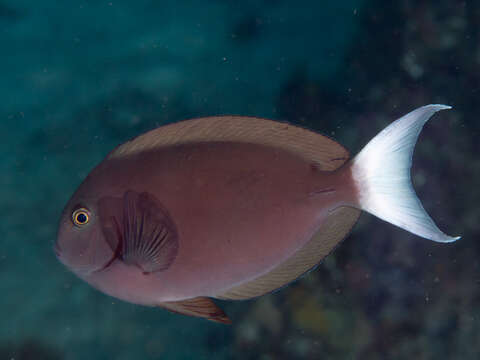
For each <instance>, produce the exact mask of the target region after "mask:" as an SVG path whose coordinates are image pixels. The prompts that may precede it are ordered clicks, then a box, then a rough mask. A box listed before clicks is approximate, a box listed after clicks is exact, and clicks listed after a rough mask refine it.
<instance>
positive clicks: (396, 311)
mask: <svg viewBox="0 0 480 360" xmlns="http://www.w3.org/2000/svg"><path fill="white" fill-rule="evenodd" d="M479 23H480V6H479V5H477V3H476V2H474V1H471V2H468V1H467V2H460V3H458V4H457V3H453V2H447V1H425V2H421V3H419V2H416V1H413V0H405V1H402V2H398V3H397V2H395V3H393V2H392V4H388V2H383V1H374V0H370V1H367V0H363V1H362V0H348V1H336V2H320V1H313V0H312V1H298V2H291V1H286V0H262V1H250V0H246V1H242V2H237V1H229V0H225V1H222V0H204V1H200V0H191V1H178V0H177V1H171V0H166V1H151V0H148V1H147V0H137V1H134V2H132V1H126V0H112V1H108V0H105V1H101V0H96V1H62V2H60V1H53V0H44V1H32V0H15V1H13V0H0V46H1V48H0V49H1V55H0V99H1V101H0V133H1V134H2V135H1V136H2V137H1V141H0V154H2V161H0V214H1V221H0V232H1V234H2V236H1V238H0V239H1V240H0V319H1V320H0V359H2V360H3V359H16V360H24V359H92V360H94V359H230V358H233V359H262V360H270V359H272V360H273V359H319V358H322V359H386V358H388V359H412V358H422V359H437V360H438V359H477V356H478V353H480V345H479V343H480V342H479V338H478V337H479V334H480V318H479V316H480V291H479V286H478V284H479V280H480V273H479V271H480V270H479V269H480V268H479V261H478V256H477V255H478V254H480V245H479V243H478V241H477V239H478V235H479V231H480V222H479V221H478V218H479V212H478V210H477V209H478V203H479V201H480V192H479V190H478V185H477V184H478V179H480V163H479V161H478V159H477V156H476V154H477V153H478V142H477V141H476V138H477V136H478V132H479V129H480V126H479V125H478V122H477V121H476V120H477V118H478V114H479V112H480V111H479V110H480V108H479V106H478V101H477V98H478V84H479V83H480V77H479V74H480V61H479V60H478V59H479V54H480V41H479V40H480V32H479V31H478V24H479ZM428 103H446V104H449V105H453V106H454V109H453V110H451V111H450V112H448V113H445V114H443V113H442V115H441V116H442V119H441V120H440V119H438V121H437V120H436V121H434V122H432V123H431V124H429V125H428V126H427V127H426V128H425V130H424V132H423V133H422V135H421V137H420V139H419V144H418V147H417V150H416V152H415V156H414V167H413V175H414V183H415V188H416V190H417V193H418V194H419V197H420V198H421V199H422V202H423V204H424V205H425V208H426V209H427V210H428V212H429V213H430V214H431V215H432V217H433V218H434V219H435V220H436V222H437V223H438V224H439V226H440V228H442V229H445V230H446V232H447V233H451V234H461V235H463V239H462V240H461V241H459V242H457V243H455V244H452V245H442V244H436V243H433V242H428V241H426V240H422V239H420V238H418V237H415V236H413V235H410V234H409V233H406V232H404V231H401V230H399V229H397V228H395V227H393V226H391V225H389V224H386V223H383V222H381V221H380V220H377V219H375V218H373V217H372V216H369V215H363V216H362V217H361V220H360V223H359V224H358V225H357V226H356V228H355V229H354V231H353V233H352V234H351V235H350V236H349V237H348V238H347V240H346V241H345V242H344V243H343V244H342V245H341V246H340V247H339V248H338V249H337V250H336V252H335V253H334V254H333V255H331V256H329V257H328V258H327V260H326V261H325V262H324V263H323V264H322V265H320V266H319V267H318V269H316V270H315V271H313V272H311V273H310V274H308V275H307V276H306V277H304V278H302V279H301V280H300V281H298V282H296V283H295V284H293V285H291V286H289V287H287V288H285V289H283V290H281V291H279V292H277V293H275V294H271V295H268V296H265V297H263V298H261V299H257V300H252V301H246V302H221V304H220V305H221V306H222V307H223V308H224V309H225V310H226V312H227V313H228V314H229V316H230V317H231V318H232V319H233V325H231V326H223V325H218V324H213V323H210V322H207V321H204V320H199V319H194V318H187V317H184V316H180V315H173V314H170V313H167V312H166V311H164V310H161V309H153V308H144V307H140V306H135V305H131V304H126V303H123V302H121V301H117V300H116V299H113V298H110V297H107V296H106V295H104V294H101V293H99V292H97V291H96V290H94V289H92V288H91V287H89V286H88V285H86V284H84V283H83V282H82V281H81V280H79V279H77V278H76V277H75V276H74V275H73V274H72V273H70V272H68V271H67V269H66V268H64V267H63V266H62V265H61V264H60V263H58V261H57V260H56V258H55V256H54V253H53V251H52V245H53V242H54V240H55V236H56V227H57V221H58V217H59V215H60V212H61V210H62V208H63V206H64V204H65V202H66V201H67V200H68V198H69V197H70V195H71V194H72V192H73V191H74V190H75V188H76V187H77V186H78V184H79V183H80V182H81V180H82V179H83V178H84V177H85V176H86V175H87V174H88V172H89V171H90V170H91V168H92V167H93V166H94V165H95V164H97V163H98V162H99V161H100V160H101V159H102V158H103V157H104V156H105V155H106V154H107V153H108V152H109V150H111V149H112V148H113V147H114V146H115V145H117V144H119V143H121V142H123V141H125V140H127V139H129V138H131V137H133V136H135V135H138V134H139V133H141V132H143V131H146V130H148V129H151V128H154V127H156V126H159V125H162V124H166V123H170V122H175V121H179V120H182V119H186V118H190V117H199V116H206V115H220V114H240V115H252V116H259V117H268V118H273V119H278V120H287V121H290V122H292V123H294V124H299V125H302V126H307V127H309V128H312V129H316V130H318V131H320V132H323V133H325V134H327V135H329V136H332V137H334V138H335V139H337V140H338V141H339V142H340V143H342V144H344V145H345V146H346V147H347V148H349V149H351V150H352V152H353V153H355V152H356V151H358V150H359V149H360V148H361V146H362V145H363V144H365V143H366V142H367V141H368V140H369V139H370V138H371V137H373V136H374V135H375V134H376V133H377V132H378V131H379V130H381V129H382V128H383V127H384V126H385V125H386V124H388V123H389V122H390V121H392V120H394V119H395V117H397V116H400V115H403V114H404V113H406V112H408V111H410V110H412V109H413V108H415V107H418V106H421V105H424V104H428Z"/></svg>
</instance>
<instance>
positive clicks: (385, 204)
mask: <svg viewBox="0 0 480 360" xmlns="http://www.w3.org/2000/svg"><path fill="white" fill-rule="evenodd" d="M446 109H451V107H450V106H447V105H439V104H434V105H426V106H422V107H420V108H418V109H416V110H414V111H412V112H410V113H408V114H407V115H405V116H403V117H401V118H400V119H398V120H396V121H394V122H393V123H392V124H390V125H389V126H387V127H386V128H385V129H384V130H382V131H381V132H380V133H379V134H378V135H377V136H375V137H374V138H373V139H372V140H371V141H370V142H369V143H368V144H367V145H366V146H365V147H364V148H363V149H362V151H360V153H359V154H358V155H357V156H356V157H355V158H354V159H353V162H352V176H353V178H354V181H355V183H356V187H357V191H358V201H359V204H360V207H361V208H362V210H365V211H367V212H369V213H371V214H373V215H375V216H377V217H379V218H380V219H382V220H385V221H388V222H389V223H391V224H393V225H396V226H399V227H401V228H402V229H405V230H407V231H410V232H411V233H413V234H416V235H418V236H421V237H423V238H426V239H429V240H432V241H437V242H442V243H447V242H453V241H456V240H458V239H460V236H457V237H452V236H448V235H446V234H444V233H443V232H442V231H441V230H440V229H439V228H438V227H437V226H436V225H435V223H434V222H433V220H432V219H431V218H430V216H429V215H428V214H427V212H426V211H425V209H424V208H423V206H422V204H421V202H420V199H419V198H418V197H417V195H416V194H415V190H414V189H413V186H412V182H411V179H410V168H411V165H412V156H413V149H414V147H415V144H416V142H417V139H418V135H419V134H420V131H421V130H422V128H423V125H424V124H425V123H426V122H427V121H428V119H430V117H431V116H432V115H433V114H435V113H436V112H437V111H440V110H446Z"/></svg>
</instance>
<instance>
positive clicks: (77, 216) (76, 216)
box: [72, 208, 90, 227]
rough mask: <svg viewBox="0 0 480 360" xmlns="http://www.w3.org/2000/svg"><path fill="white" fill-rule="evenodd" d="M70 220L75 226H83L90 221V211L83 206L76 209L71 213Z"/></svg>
mask: <svg viewBox="0 0 480 360" xmlns="http://www.w3.org/2000/svg"><path fill="white" fill-rule="evenodd" d="M72 221H73V223H74V224H75V226H78V227H80V226H83V225H86V224H88V222H89V221H90V212H89V211H88V210H87V209H85V208H80V209H77V210H75V211H74V212H73V214H72Z"/></svg>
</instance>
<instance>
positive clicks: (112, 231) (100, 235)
mask: <svg viewBox="0 0 480 360" xmlns="http://www.w3.org/2000/svg"><path fill="white" fill-rule="evenodd" d="M105 202H107V203H108V202H111V201H109V200H108V199H101V200H97V199H96V198H94V197H88V196H77V195H76V194H74V196H73V197H72V198H71V199H70V201H69V202H68V203H67V205H66V206H65V208H64V210H63V213H62V216H61V218H60V223H59V227H58V232H57V241H56V243H55V246H54V251H55V254H56V255H57V258H58V259H59V261H60V262H61V263H63V264H64V265H65V266H67V268H69V269H70V270H71V271H73V272H74V273H75V274H77V275H78V276H80V277H85V276H88V275H90V274H92V273H94V272H96V271H100V270H102V269H105V268H106V267H107V266H108V265H109V264H111V263H112V262H113V260H114V259H115V257H116V255H117V248H118V244H119V236H118V228H117V227H116V223H115V217H113V216H110V215H111V214H106V213H105V211H102V210H103V209H104V208H105V205H104V203H105ZM107 208H109V209H112V207H111V204H107ZM113 208H114V207H113ZM109 220H111V221H109Z"/></svg>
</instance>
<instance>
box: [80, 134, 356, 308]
mask: <svg viewBox="0 0 480 360" xmlns="http://www.w3.org/2000/svg"><path fill="white" fill-rule="evenodd" d="M131 169H135V171H132V170H131ZM112 178H113V179H115V180H116V181H115V184H117V185H120V184H121V186H115V187H112V186H111V183H112V181H111V179H112ZM350 178H351V177H350V176H349V174H344V171H339V172H335V173H330V172H325V171H321V170H320V169H319V168H318V166H317V165H316V164H314V163H312V162H310V161H307V160H306V159H302V158H300V157H299V156H296V155H294V154H291V153H288V152H285V151H284V150H281V149H274V148H270V147H266V146H262V145H258V144H248V143H229V142H214V143H193V144H186V145H178V146H173V147H170V148H165V149H160V150H156V151H152V152H150V153H141V154H140V155H133V156H131V157H127V158H123V159H119V160H117V159H112V160H108V161H106V162H104V163H102V165H100V166H99V167H97V168H96V169H95V170H94V171H93V172H92V173H91V175H90V176H89V178H88V179H87V180H86V183H85V187H86V188H90V186H91V187H92V191H91V193H97V194H98V195H97V200H100V199H101V198H103V197H106V196H112V197H121V196H123V193H124V191H125V189H131V190H133V191H136V192H138V193H141V192H145V191H146V192H149V193H150V194H152V195H153V196H154V197H156V198H157V199H162V204H163V205H164V206H165V208H166V209H168V211H169V214H170V216H171V217H172V219H175V223H176V226H177V229H178V237H179V249H178V255H177V257H176V259H175V262H174V263H173V264H172V266H171V267H169V268H168V269H167V270H165V271H162V272H158V273H152V274H149V275H148V276H145V275H144V274H143V273H142V271H141V269H139V268H132V267H131V266H128V265H125V264H123V263H122V262H121V261H117V262H114V263H113V264H112V265H111V267H110V268H108V269H106V270H105V271H103V272H101V273H99V274H95V275H94V277H93V279H91V280H90V279H89V278H88V277H86V278H85V280H87V281H91V282H92V283H93V284H94V285H95V286H96V287H98V288H99V289H101V290H102V291H105V292H107V293H109V294H110V295H113V296H117V297H121V298H128V299H129V300H130V301H133V302H136V303H142V304H146V305H153V304H156V303H158V302H161V301H175V300H181V299H185V298H190V297H195V296H215V295H218V294H221V293H223V292H225V291H226V290H228V289H229V288H231V287H232V286H234V285H237V284H240V283H243V282H246V281H248V280H250V279H252V278H254V277H257V276H258V275H261V274H264V273H266V272H268V271H269V270H271V269H272V268H274V267H275V266H277V265H278V264H279V263H281V262H283V261H284V260H285V259H287V258H288V257H290V256H291V255H292V254H293V253H294V252H296V251H297V250H298V249H299V248H301V247H302V246H303V245H305V243H306V242H307V241H308V240H310V238H311V237H312V235H313V234H314V233H315V232H316V230H317V229H318V228H319V227H320V226H321V225H322V223H323V220H322V219H323V218H325V217H326V215H327V214H328V212H329V211H332V210H333V209H335V208H336V207H338V206H340V205H345V204H346V200H347V199H353V198H354V196H353V194H352V193H351V191H352V189H353V187H352V184H351V183H349V182H348V179H350ZM90 181H94V182H95V183H94V184H92V185H89V182H90ZM118 271H120V272H124V275H123V276H120V277H119V276H118V273H117V272H118ZM125 277H130V278H131V280H129V281H125ZM116 280H120V282H121V283H120V284H118V286H111V285H112V282H115V281H116ZM102 284H108V286H106V287H102ZM129 284H130V285H131V289H128V288H129ZM142 285H143V286H142ZM141 286H142V287H143V290H142V291H139V287H141Z"/></svg>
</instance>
